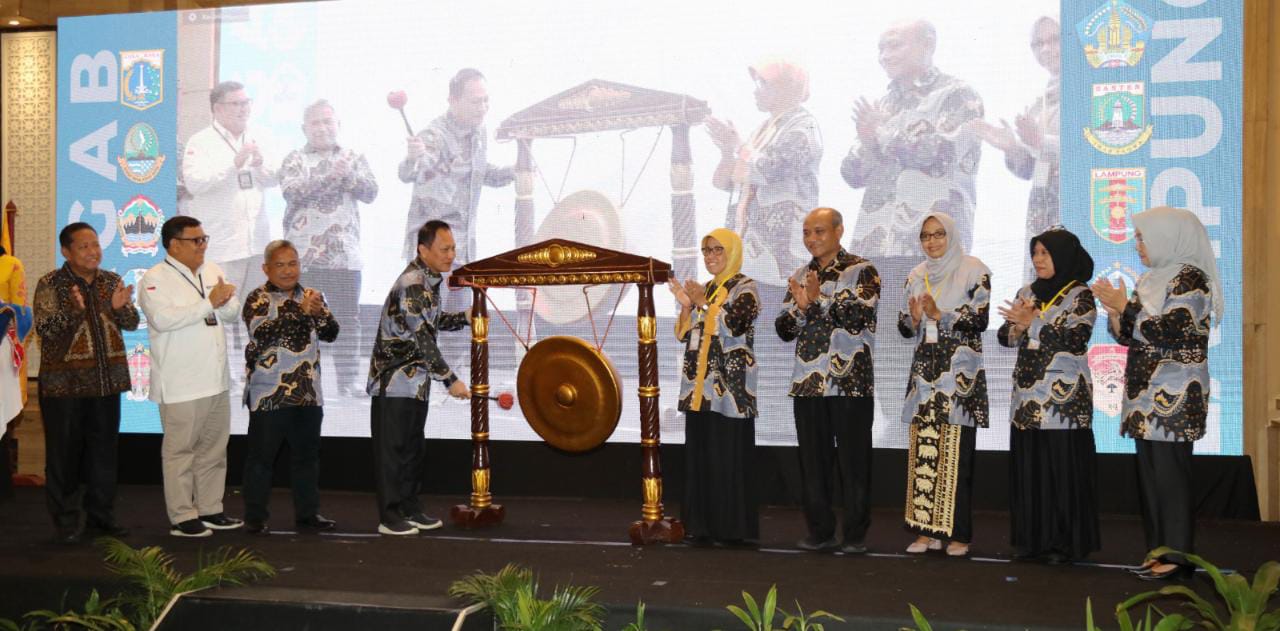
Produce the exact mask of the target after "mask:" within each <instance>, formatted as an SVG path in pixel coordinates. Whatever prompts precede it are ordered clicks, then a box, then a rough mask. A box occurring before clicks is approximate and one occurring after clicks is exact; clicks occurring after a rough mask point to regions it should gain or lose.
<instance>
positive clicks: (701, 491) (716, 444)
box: [680, 411, 760, 541]
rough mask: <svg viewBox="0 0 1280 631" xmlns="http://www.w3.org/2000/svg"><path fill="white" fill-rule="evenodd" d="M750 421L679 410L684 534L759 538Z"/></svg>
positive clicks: (753, 436)
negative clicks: (681, 418)
mask: <svg viewBox="0 0 1280 631" xmlns="http://www.w3.org/2000/svg"><path fill="white" fill-rule="evenodd" d="M755 447H756V420H755V419H754V418H750V417H748V418H728V417H726V416H724V415H722V414H719V413H716V412H692V411H690V412H685V426H684V453H685V456H684V463H685V466H684V471H685V480H684V502H682V503H681V505H680V509H681V511H680V518H681V520H682V521H684V528H685V532H686V533H687V534H688V535H689V536H690V537H709V538H711V539H716V540H719V541H752V540H757V539H759V538H760V511H759V506H760V502H759V499H758V497H757V493H756V485H755V484H754V482H753V479H752V475H751V473H752V472H753V471H754V470H755Z"/></svg>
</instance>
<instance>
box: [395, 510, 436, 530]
mask: <svg viewBox="0 0 1280 631" xmlns="http://www.w3.org/2000/svg"><path fill="white" fill-rule="evenodd" d="M404 520H405V521H407V522H409V525H411V526H413V527H414V528H417V529H418V530H419V531H422V530H435V529H436V528H439V527H441V526H443V525H444V522H442V521H440V520H439V519H436V518H435V517H430V516H428V515H426V514H425V513H423V512H421V511H419V512H416V513H414V514H412V515H405V516H404Z"/></svg>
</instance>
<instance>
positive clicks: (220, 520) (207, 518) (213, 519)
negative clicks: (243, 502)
mask: <svg viewBox="0 0 1280 631" xmlns="http://www.w3.org/2000/svg"><path fill="white" fill-rule="evenodd" d="M200 523H202V524H204V527H205V528H212V529H214V530H235V529H236V528H239V527H241V526H243V525H244V521H243V520H240V519H236V518H235V517H228V516H227V514H226V513H218V514H217V515H201V516H200Z"/></svg>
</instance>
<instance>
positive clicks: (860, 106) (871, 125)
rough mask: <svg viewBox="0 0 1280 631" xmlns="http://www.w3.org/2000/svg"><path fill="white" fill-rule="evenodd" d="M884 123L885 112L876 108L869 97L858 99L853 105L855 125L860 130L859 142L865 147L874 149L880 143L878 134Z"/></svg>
mask: <svg viewBox="0 0 1280 631" xmlns="http://www.w3.org/2000/svg"><path fill="white" fill-rule="evenodd" d="M883 122H884V112H881V111H880V108H878V107H876V105H875V104H874V103H872V102H871V101H868V100H867V97H865V96H863V97H858V100H857V101H854V103H853V125H854V127H856V128H857V129H858V140H860V141H862V144H863V145H866V146H867V147H871V148H874V147H875V146H876V145H878V144H879V143H880V139H879V137H878V136H877V133H878V132H879V131H880V125H881V124H882V123H883Z"/></svg>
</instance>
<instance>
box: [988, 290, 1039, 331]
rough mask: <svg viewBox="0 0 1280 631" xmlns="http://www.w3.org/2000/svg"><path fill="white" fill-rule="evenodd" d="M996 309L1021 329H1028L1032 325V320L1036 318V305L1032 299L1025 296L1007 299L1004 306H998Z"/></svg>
mask: <svg viewBox="0 0 1280 631" xmlns="http://www.w3.org/2000/svg"><path fill="white" fill-rule="evenodd" d="M996 310H997V311H999V312H1000V315H1002V316H1004V319H1005V320H1008V321H1009V322H1011V323H1013V325H1014V326H1016V327H1018V328H1020V329H1026V328H1027V327H1030V326H1031V320H1032V319H1033V318H1035V311H1036V309H1035V305H1033V304H1031V301H1030V300H1026V299H1023V298H1018V299H1016V300H1006V301H1005V303H1004V306H1002V307H997V308H996Z"/></svg>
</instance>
